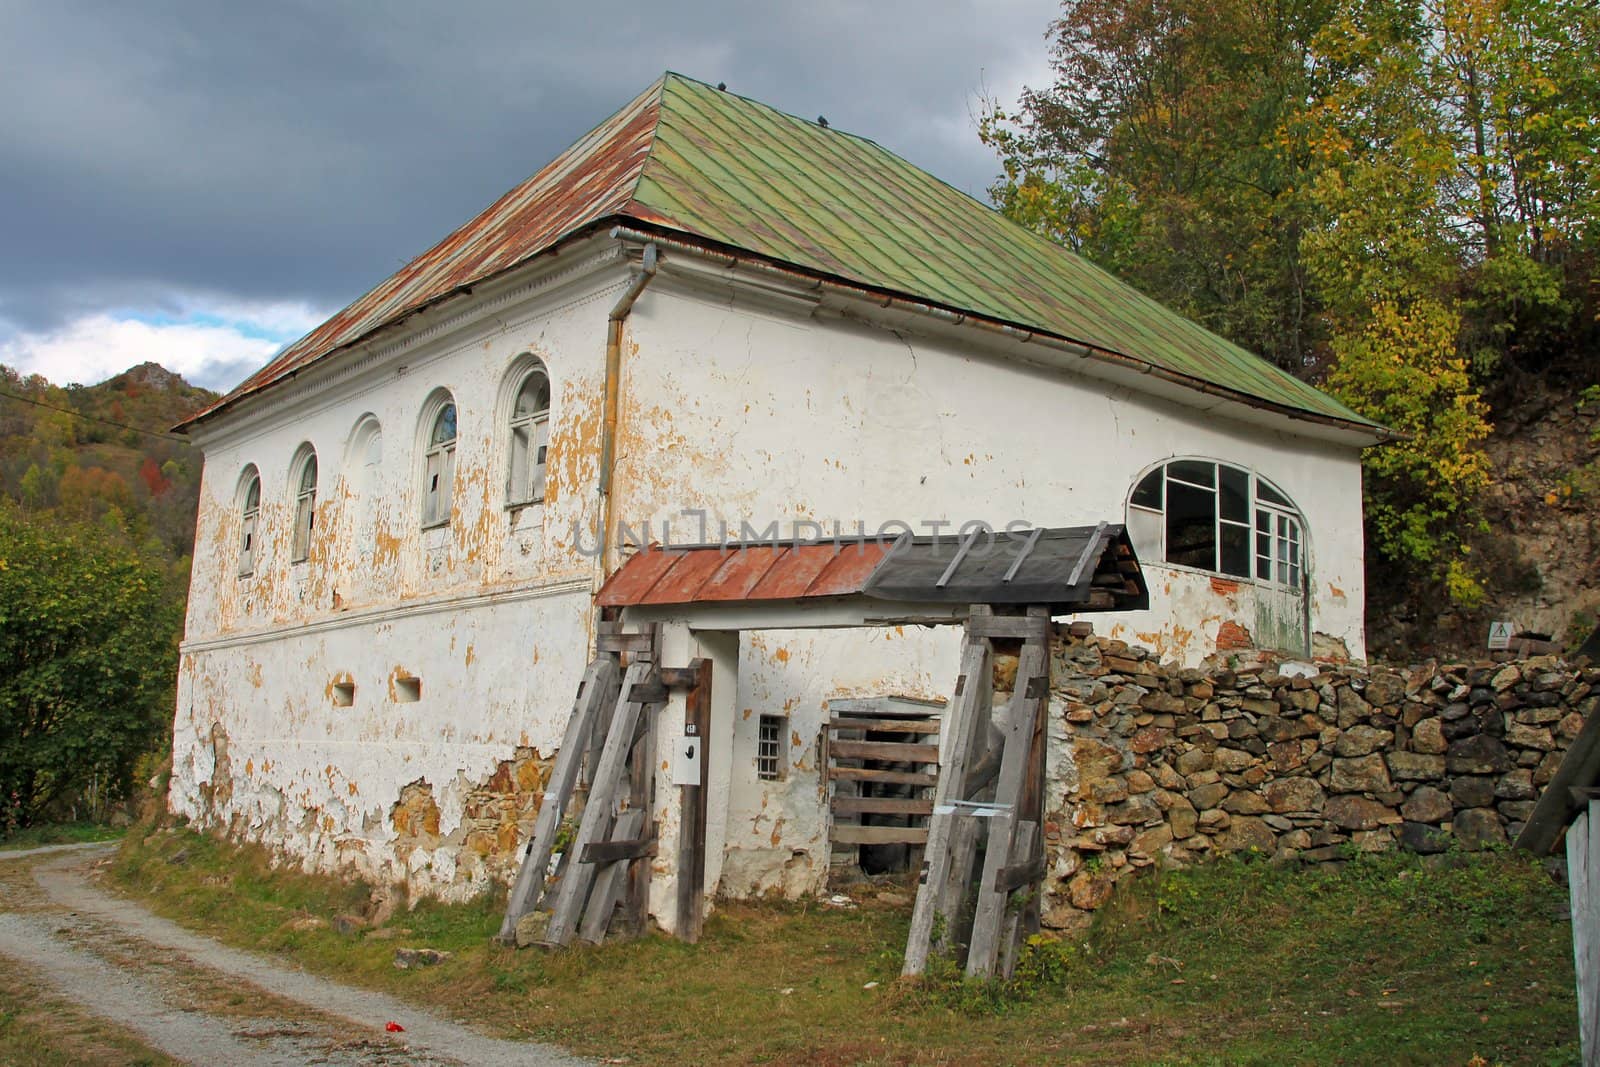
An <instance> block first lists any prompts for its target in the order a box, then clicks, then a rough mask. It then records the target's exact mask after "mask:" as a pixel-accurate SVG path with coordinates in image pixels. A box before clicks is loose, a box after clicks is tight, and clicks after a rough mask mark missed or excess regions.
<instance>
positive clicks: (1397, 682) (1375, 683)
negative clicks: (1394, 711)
mask: <svg viewBox="0 0 1600 1067" xmlns="http://www.w3.org/2000/svg"><path fill="white" fill-rule="evenodd" d="M1365 695H1366V698H1367V701H1368V702H1369V703H1371V704H1373V705H1375V706H1380V707H1387V706H1390V705H1393V704H1398V703H1400V701H1402V700H1404V699H1405V696H1406V680H1405V678H1404V677H1403V676H1401V675H1398V674H1393V673H1388V672H1385V673H1381V674H1374V675H1373V676H1372V677H1371V678H1370V679H1368V681H1367V692H1366V694H1365Z"/></svg>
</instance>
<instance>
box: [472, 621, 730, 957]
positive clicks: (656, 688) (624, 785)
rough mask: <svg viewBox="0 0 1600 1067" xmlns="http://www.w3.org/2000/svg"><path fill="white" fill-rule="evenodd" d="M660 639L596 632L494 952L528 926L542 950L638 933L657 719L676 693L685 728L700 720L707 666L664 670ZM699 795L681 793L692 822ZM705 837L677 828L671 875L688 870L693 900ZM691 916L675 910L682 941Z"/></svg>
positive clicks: (650, 850)
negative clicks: (686, 692) (576, 804)
mask: <svg viewBox="0 0 1600 1067" xmlns="http://www.w3.org/2000/svg"><path fill="white" fill-rule="evenodd" d="M657 638H658V634H657V631H656V630H655V628H653V627H650V628H646V629H645V630H644V631H643V632H640V633H631V634H630V633H624V632H623V630H622V627H621V625H620V624H618V623H615V622H603V623H601V624H600V628H599V633H598V635H597V637H596V656H595V659H594V660H593V662H591V663H590V664H589V666H588V669H587V670H585V672H584V676H583V681H582V682H581V683H580V685H579V686H578V696H577V700H576V701H575V702H574V704H573V709H572V715H571V716H570V717H569V718H568V720H567V727H566V732H565V734H564V735H563V738H562V742H561V749H560V751H559V752H558V753H557V754H556V764H555V768H554V769H553V770H552V772H551V775H550V780H549V782H548V783H547V784H546V787H545V794H544V798H543V800H542V802H541V804H540V807H539V815H538V818H537V819H536V821H535V824H534V830H533V837H532V839H531V840H530V841H529V842H528V846H527V851H526V853H525V855H524V857H523V862H522V866H521V868H520V869H519V871H518V873H517V878H516V881H515V882H514V883H513V885H512V889H511V895H510V898H509V899H508V901H507V903H506V914H505V919H504V920H503V921H502V922H501V925H500V931H499V933H498V934H496V935H495V940H496V941H497V942H499V943H501V944H507V945H511V944H516V943H517V927H518V925H519V923H521V922H522V920H523V919H524V918H525V917H527V916H530V915H534V916H538V917H539V918H540V919H541V920H542V921H541V922H538V923H535V924H533V927H534V929H533V930H532V931H529V932H527V934H525V937H524V941H528V940H531V941H532V942H533V943H536V944H540V945H544V946H546V947H556V946H560V945H566V944H570V943H571V942H572V940H573V938H574V937H576V938H578V939H580V940H583V941H588V942H592V943H599V942H601V941H603V940H605V938H606V937H607V935H608V932H609V933H610V934H611V935H613V936H615V935H617V934H619V933H621V934H627V935H630V936H631V935H637V934H639V933H641V932H642V931H643V929H644V925H645V921H646V913H647V908H648V903H649V899H648V898H649V891H650V866H651V864H650V861H651V858H652V857H654V856H655V855H656V826H655V823H654V821H653V820H651V818H650V812H651V810H652V808H653V805H654V800H655V796H654V793H655V781H656V775H655V765H656V757H655V741H656V719H657V716H658V715H659V713H660V711H661V709H662V707H663V706H664V705H665V703H666V700H667V695H668V691H669V689H670V688H673V687H687V688H689V689H690V699H689V713H690V717H691V720H694V719H696V718H698V717H703V716H704V709H705V708H706V707H707V704H708V700H709V682H710V665H709V664H708V663H705V662H704V661H699V660H697V661H696V662H695V663H694V664H692V665H691V666H689V667H687V668H663V667H661V666H660V664H659V663H658V640H657ZM624 660H626V665H625V666H624ZM701 729H703V726H702V727H701ZM702 784H703V783H702ZM581 789H586V790H587V795H586V796H585V797H584V799H583V807H582V814H581V817H580V818H579V821H578V825H577V830H576V833H575V834H574V836H573V838H572V840H571V842H570V843H569V844H568V845H567V846H566V847H565V848H564V849H563V850H562V852H561V854H560V859H559V860H558V861H557V862H556V864H555V866H554V869H553V870H552V869H551V868H552V864H551V860H552V857H553V856H554V855H555V845H556V841H557V839H558V837H559V836H560V835H561V832H562V826H563V823H564V821H565V820H566V817H567V815H568V812H569V808H571V807H572V802H573V800H574V797H575V795H576V794H577V793H578V792H579V791H580V790H581ZM702 793H703V789H701V788H699V787H698V786H696V787H694V788H692V789H691V788H689V787H686V788H685V789H684V798H683V799H684V803H685V809H686V813H687V814H689V815H690V817H691V818H693V817H694V813H695V812H696V811H698V810H699V808H700V807H702V806H703V803H704V800H703V797H702V796H701V795H700V794H702ZM689 821H690V820H689V819H686V820H685V822H686V824H688V823H689ZM703 826H704V819H703V815H702V816H700V817H699V819H698V824H697V825H686V826H685V830H686V836H687V837H688V840H687V842H685V843H684V845H683V847H682V848H681V849H680V863H685V862H686V863H687V866H686V867H685V868H683V869H682V870H681V871H680V875H681V879H680V880H687V881H688V882H689V883H690V889H691V891H693V889H694V886H695V885H697V884H703V879H704V854H703V852H704V848H703V837H704V831H703V829H702V827H703ZM696 872H698V873H699V879H698V880H696V879H695V878H694V877H693V876H694V875H695V873H696ZM697 905H698V900H693V901H680V906H681V908H682V909H683V910H684V911H685V912H686V913H687V912H689V911H692V912H693V918H692V919H691V920H690V937H691V939H692V935H693V934H694V933H697V932H698V929H699V922H698V919H699V911H700V909H699V907H698V906H697ZM529 935H531V936H529Z"/></svg>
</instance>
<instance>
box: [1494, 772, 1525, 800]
mask: <svg viewBox="0 0 1600 1067" xmlns="http://www.w3.org/2000/svg"><path fill="white" fill-rule="evenodd" d="M1494 795H1495V796H1496V797H1498V798H1500V799H1501V800H1532V799H1533V796H1534V789H1533V771H1531V770H1529V769H1528V768H1526V767H1519V768H1518V769H1516V770H1514V771H1508V772H1507V773H1506V774H1504V775H1503V776H1501V778H1500V781H1499V782H1498V783H1496V785H1495V787H1494Z"/></svg>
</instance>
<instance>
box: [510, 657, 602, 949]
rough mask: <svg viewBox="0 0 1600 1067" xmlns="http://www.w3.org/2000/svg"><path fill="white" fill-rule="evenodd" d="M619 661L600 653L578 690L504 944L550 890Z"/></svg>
mask: <svg viewBox="0 0 1600 1067" xmlns="http://www.w3.org/2000/svg"><path fill="white" fill-rule="evenodd" d="M618 674H619V672H618V669H617V661H616V658H615V657H614V656H600V657H598V658H596V659H595V660H594V661H593V662H592V663H590V664H589V666H588V668H587V669H586V670H585V671H584V672H583V681H582V682H580V683H579V684H578V696H577V699H576V700H574V701H573V704H572V713H571V714H570V715H569V716H568V717H567V729H566V732H565V734H563V736H562V740H561V748H560V750H559V751H557V753H556V765H555V767H554V768H553V769H552V770H551V772H550V779H549V780H548V781H547V782H546V783H545V787H544V797H543V798H542V799H541V800H540V802H539V815H538V818H537V819H535V820H534V825H533V837H532V839H531V840H530V841H529V842H528V850H527V852H526V853H525V854H524V856H523V860H522V867H521V869H520V870H518V871H517V880H516V882H515V883H513V884H512V887H511V896H510V898H509V899H508V900H507V901H506V917H505V920H504V921H503V922H502V923H501V924H500V932H499V933H498V934H496V935H495V939H496V940H497V941H499V942H500V943H502V944H515V943H516V939H517V920H518V919H521V918H522V917H523V916H524V915H526V914H527V913H528V912H530V911H532V910H533V909H534V908H536V907H538V906H539V898H540V897H541V896H543V895H544V882H545V877H544V876H545V869H546V868H547V867H548V866H549V865H550V853H551V851H552V850H553V849H554V847H555V840H556V833H557V832H558V831H559V829H560V827H561V818H562V816H563V815H565V814H566V810H567V804H568V803H569V802H570V801H571V799H572V791H573V788H574V787H575V786H576V785H577V782H578V774H579V769H580V767H581V765H582V764H583V761H584V755H585V749H586V748H587V744H586V743H587V741H588V740H589V737H590V736H591V734H592V733H593V732H594V724H595V723H596V722H598V721H600V720H601V719H602V718H604V717H605V715H604V713H605V711H607V710H610V708H611V707H612V705H613V704H615V702H616V699H617V687H618V684H619V682H618Z"/></svg>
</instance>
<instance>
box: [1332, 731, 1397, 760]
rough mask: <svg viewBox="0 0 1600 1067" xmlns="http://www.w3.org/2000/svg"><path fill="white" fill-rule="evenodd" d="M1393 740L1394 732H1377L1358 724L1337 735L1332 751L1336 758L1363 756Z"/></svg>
mask: <svg viewBox="0 0 1600 1067" xmlns="http://www.w3.org/2000/svg"><path fill="white" fill-rule="evenodd" d="M1393 740H1394V732H1393V731H1391V730H1378V729H1375V728H1373V727H1371V726H1365V725H1359V724H1358V725H1356V726H1352V727H1350V728H1349V729H1348V730H1345V731H1344V732H1343V733H1341V734H1340V735H1339V740H1337V741H1335V742H1334V743H1333V751H1334V754H1335V755H1338V756H1347V757H1348V756H1365V755H1368V754H1369V753H1372V752H1376V751H1377V750H1378V749H1380V748H1383V747H1384V746H1385V745H1387V744H1388V743H1389V742H1390V741H1393Z"/></svg>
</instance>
